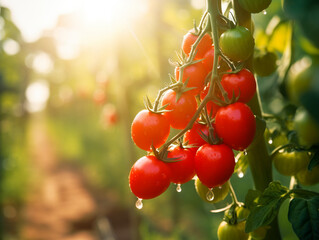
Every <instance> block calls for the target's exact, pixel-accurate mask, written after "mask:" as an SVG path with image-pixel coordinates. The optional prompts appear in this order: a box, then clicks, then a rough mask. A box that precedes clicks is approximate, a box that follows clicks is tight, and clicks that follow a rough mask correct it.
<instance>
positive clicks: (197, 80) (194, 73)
mask: <svg viewBox="0 0 319 240" xmlns="http://www.w3.org/2000/svg"><path fill="white" fill-rule="evenodd" d="M206 76H207V71H206V69H205V68H204V66H203V64H202V63H201V62H198V63H195V64H192V65H190V66H187V67H186V68H184V71H183V78H182V82H185V81H186V80H188V83H187V87H189V88H193V87H194V89H192V90H190V91H188V93H190V94H193V95H197V94H199V93H200V91H201V90H202V89H203V88H204V85H205V79H206ZM175 77H176V79H177V80H178V79H179V67H176V68H175Z"/></svg>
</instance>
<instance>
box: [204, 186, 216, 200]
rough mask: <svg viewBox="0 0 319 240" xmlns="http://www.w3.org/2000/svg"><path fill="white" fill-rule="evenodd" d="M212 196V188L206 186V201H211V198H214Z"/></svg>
mask: <svg viewBox="0 0 319 240" xmlns="http://www.w3.org/2000/svg"><path fill="white" fill-rule="evenodd" d="M214 197H215V195H214V193H213V190H212V188H208V192H207V193H206V199H207V200H208V201H213V200H214Z"/></svg>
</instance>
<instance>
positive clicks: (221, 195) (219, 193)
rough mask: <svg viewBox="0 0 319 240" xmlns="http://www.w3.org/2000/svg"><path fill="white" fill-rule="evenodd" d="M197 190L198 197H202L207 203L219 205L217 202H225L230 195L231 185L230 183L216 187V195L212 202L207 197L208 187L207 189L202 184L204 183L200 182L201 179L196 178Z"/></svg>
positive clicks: (214, 189) (214, 191)
mask: <svg viewBox="0 0 319 240" xmlns="http://www.w3.org/2000/svg"><path fill="white" fill-rule="evenodd" d="M195 189H196V192H197V194H198V196H200V198H201V199H203V200H204V201H205V202H208V203H217V202H220V201H222V200H224V199H225V198H226V196H227V195H228V192H229V184H228V182H226V183H225V184H223V185H222V186H220V187H214V188H213V189H212V191H213V193H214V199H213V200H212V201H208V199H207V197H206V196H207V193H208V187H206V186H205V185H204V184H202V182H201V181H200V180H199V178H196V180H195Z"/></svg>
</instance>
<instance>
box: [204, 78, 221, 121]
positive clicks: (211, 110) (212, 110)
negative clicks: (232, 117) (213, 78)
mask: <svg viewBox="0 0 319 240" xmlns="http://www.w3.org/2000/svg"><path fill="white" fill-rule="evenodd" d="M208 90H209V84H208V85H207V86H206V87H205V88H204V90H203V91H201V93H200V99H201V100H203V99H204V98H205V97H206V95H207V93H208ZM214 95H216V96H217V97H218V98H221V93H220V91H219V90H217V88H216V89H215V93H214ZM206 108H207V113H208V115H211V116H212V117H215V115H216V113H217V111H218V109H220V106H219V105H217V104H216V103H214V102H213V101H209V102H208V103H207V104H206Z"/></svg>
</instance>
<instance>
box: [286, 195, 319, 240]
mask: <svg viewBox="0 0 319 240" xmlns="http://www.w3.org/2000/svg"><path fill="white" fill-rule="evenodd" d="M318 209H319V197H313V198H311V199H302V198H294V199H293V200H291V202H290V205H289V212H288V220H289V221H290V223H291V224H292V228H293V230H294V231H295V233H296V234H297V236H298V237H299V238H300V239H303V240H315V239H319V227H318V226H319V210H318Z"/></svg>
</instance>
